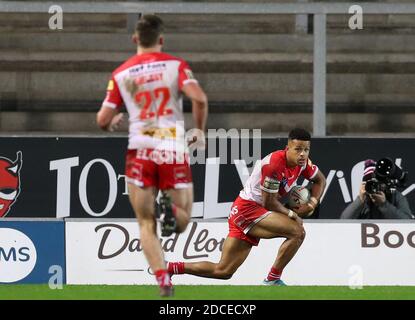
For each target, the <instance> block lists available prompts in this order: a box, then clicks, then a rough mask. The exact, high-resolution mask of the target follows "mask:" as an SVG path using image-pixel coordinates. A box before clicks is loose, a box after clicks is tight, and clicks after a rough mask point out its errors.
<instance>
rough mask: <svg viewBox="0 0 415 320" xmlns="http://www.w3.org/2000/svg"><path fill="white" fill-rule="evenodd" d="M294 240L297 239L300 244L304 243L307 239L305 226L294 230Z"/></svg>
mask: <svg viewBox="0 0 415 320" xmlns="http://www.w3.org/2000/svg"><path fill="white" fill-rule="evenodd" d="M293 238H295V239H297V240H298V241H300V242H303V240H304V238H305V230H304V227H303V226H300V225H298V226H296V227H295V228H294V230H293Z"/></svg>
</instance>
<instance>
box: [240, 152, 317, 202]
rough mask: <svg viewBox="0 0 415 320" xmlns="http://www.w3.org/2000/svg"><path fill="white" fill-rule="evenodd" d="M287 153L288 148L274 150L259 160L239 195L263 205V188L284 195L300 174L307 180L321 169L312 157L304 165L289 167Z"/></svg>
mask: <svg viewBox="0 0 415 320" xmlns="http://www.w3.org/2000/svg"><path fill="white" fill-rule="evenodd" d="M286 153H287V150H278V151H274V152H272V153H270V154H269V155H267V156H266V157H265V158H263V159H262V160H261V161H258V162H257V163H256V165H255V167H254V170H253V171H252V174H251V176H250V177H249V178H248V180H247V182H246V184H245V186H244V188H243V189H242V191H241V192H240V193H239V196H240V197H241V198H242V199H245V200H250V201H255V202H256V203H259V204H261V205H262V192H261V190H264V191H267V192H270V193H277V192H278V193H279V194H280V195H281V196H284V195H286V194H287V193H288V192H289V191H290V190H291V188H292V187H293V186H295V185H296V182H297V179H298V178H299V177H300V176H303V177H304V178H305V179H307V180H312V179H313V178H314V177H315V176H316V174H317V172H318V170H319V169H318V167H317V166H316V165H314V164H313V163H312V162H311V160H310V159H308V161H307V163H306V164H305V165H304V166H295V167H293V168H289V167H287V157H286Z"/></svg>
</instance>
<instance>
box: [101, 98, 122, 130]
mask: <svg viewBox="0 0 415 320" xmlns="http://www.w3.org/2000/svg"><path fill="white" fill-rule="evenodd" d="M122 118H123V114H122V113H120V112H119V109H113V108H110V107H107V106H106V105H105V104H104V105H102V107H101V109H100V110H99V111H98V113H97V124H98V126H99V127H100V128H101V129H102V130H105V131H114V130H115V129H117V128H118V127H119V125H120V124H121V122H122V120H123V119H122Z"/></svg>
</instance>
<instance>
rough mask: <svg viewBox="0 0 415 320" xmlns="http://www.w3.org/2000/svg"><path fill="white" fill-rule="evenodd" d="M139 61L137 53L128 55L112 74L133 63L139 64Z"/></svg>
mask: <svg viewBox="0 0 415 320" xmlns="http://www.w3.org/2000/svg"><path fill="white" fill-rule="evenodd" d="M140 61H141V59H140V56H139V55H134V56H131V57H129V58H128V59H127V60H125V61H124V62H123V63H122V64H120V65H119V66H118V67H117V68H116V69H115V70H114V71H113V72H112V74H113V75H114V76H115V75H116V74H118V73H120V72H122V71H124V70H126V69H128V68H130V67H132V66H134V65H135V64H139V63H140Z"/></svg>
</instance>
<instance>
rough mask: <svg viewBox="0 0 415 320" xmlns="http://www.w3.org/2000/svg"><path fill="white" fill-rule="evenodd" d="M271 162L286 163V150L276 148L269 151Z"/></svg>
mask: <svg viewBox="0 0 415 320" xmlns="http://www.w3.org/2000/svg"><path fill="white" fill-rule="evenodd" d="M270 160H271V163H272V164H273V165H277V166H284V165H285V163H286V151H285V150H277V151H274V152H271V158H270Z"/></svg>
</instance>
